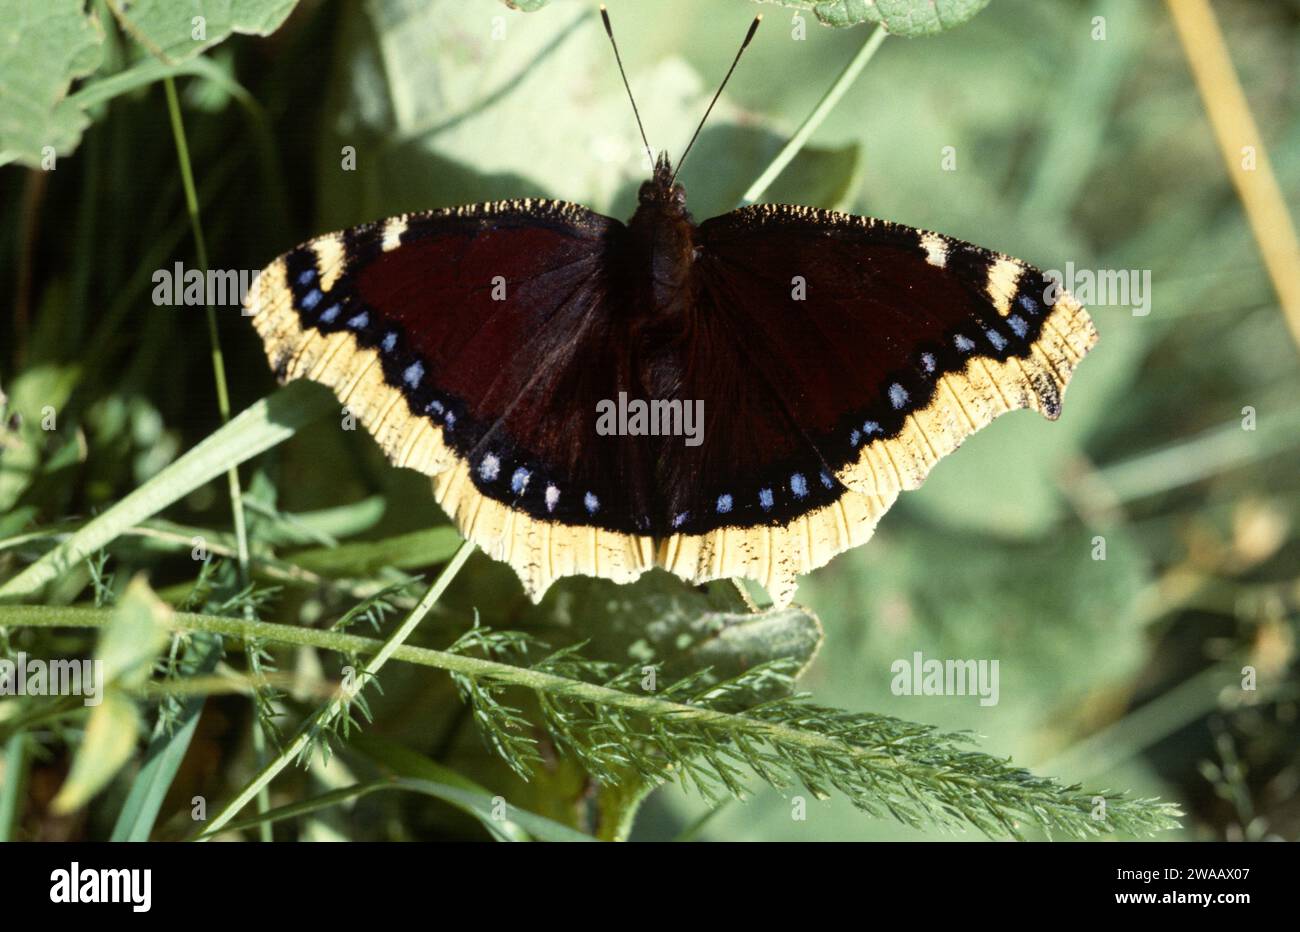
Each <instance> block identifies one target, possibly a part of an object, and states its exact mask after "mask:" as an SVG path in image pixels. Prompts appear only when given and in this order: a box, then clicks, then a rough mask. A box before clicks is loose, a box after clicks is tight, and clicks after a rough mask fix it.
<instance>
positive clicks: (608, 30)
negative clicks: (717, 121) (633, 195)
mask: <svg viewBox="0 0 1300 932" xmlns="http://www.w3.org/2000/svg"><path fill="white" fill-rule="evenodd" d="M600 19H601V22H603V23H604V24H605V35H607V36H609V44H610V45H612V46H614V61H616V62H618V73H619V74H620V75H622V76H623V86H624V87H625V88H627V99H628V100H629V101H631V103H632V115H633V116H635V117H636V128H637V129H639V130H640V131H641V142H643V143H644V144H645V151H646V153H647V154H648V155H649V157H650V160H651V161H654V152H653V150H651V148H650V140H648V139H646V138H645V127H644V126H642V125H641V111H639V110H637V108H636V98H634V97H633V96H632V85H631V84H628V83H627V72H626V71H624V70H623V56H621V55H619V54H618V43H617V42H615V41H614V27H613V26H611V25H610V24H609V11H608V10H606V9H605V4H603V3H602V4H601V5H600Z"/></svg>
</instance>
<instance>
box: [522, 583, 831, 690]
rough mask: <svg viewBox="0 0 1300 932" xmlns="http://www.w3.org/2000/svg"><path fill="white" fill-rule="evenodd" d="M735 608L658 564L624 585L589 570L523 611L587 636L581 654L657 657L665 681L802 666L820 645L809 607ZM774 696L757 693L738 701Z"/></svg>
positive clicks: (642, 660) (646, 660)
mask: <svg viewBox="0 0 1300 932" xmlns="http://www.w3.org/2000/svg"><path fill="white" fill-rule="evenodd" d="M729 608H730V607H729V606H728V607H727V608H721V607H720V606H719V604H718V597H717V596H716V595H713V594H711V593H707V592H701V591H700V590H698V589H693V588H691V587H690V586H687V585H685V584H684V583H682V582H681V580H679V579H677V578H676V577H674V576H671V575H669V574H668V573H665V572H661V571H658V570H656V571H654V572H651V573H647V574H646V575H645V576H642V577H641V578H640V579H639V580H637V581H636V582H635V583H632V584H631V585H625V586H620V585H618V584H616V583H612V582H609V581H608V580H604V579H592V578H588V577H580V578H576V579H573V580H567V581H563V582H561V583H560V584H558V585H557V586H555V588H554V590H553V591H552V592H551V593H548V595H547V597H546V598H545V599H543V600H542V603H541V604H540V605H539V606H537V608H536V609H535V610H533V611H532V612H527V613H525V615H524V616H523V623H524V625H525V626H529V625H530V623H532V624H537V625H538V626H539V627H542V628H543V629H545V627H548V626H549V627H553V628H557V629H560V630H562V631H566V632H569V636H570V637H575V638H582V639H584V640H587V642H588V645H587V646H586V647H585V648H583V651H582V652H583V655H584V656H586V657H590V658H592V659H594V660H609V661H612V662H614V663H619V664H624V665H628V664H641V665H651V664H659V665H661V667H662V669H661V670H660V672H659V674H658V678H659V679H661V680H662V682H664V683H671V682H674V681H676V680H679V679H682V678H683V677H685V676H687V675H689V674H692V673H695V672H697V671H701V670H705V669H707V670H708V671H709V673H708V676H707V677H706V678H705V679H704V681H703V682H705V683H716V682H718V681H720V680H728V679H732V678H733V677H736V676H739V675H740V674H741V673H744V672H745V671H746V670H749V669H751V668H753V667H755V666H758V665H759V664H763V663H769V662H771V661H773V660H785V661H792V662H793V663H794V664H795V669H797V670H798V671H800V672H802V671H803V670H804V669H806V668H807V666H808V664H810V663H811V662H812V660H813V657H814V656H816V654H817V650H818V648H819V647H820V646H821V642H822V628H821V623H820V622H819V621H818V620H817V616H816V615H814V614H813V613H812V612H810V611H808V610H807V609H804V608H800V607H798V606H795V607H791V608H787V609H782V610H779V611H777V610H771V609H769V610H767V611H762V612H758V613H750V612H736V611H734V610H728V609H729ZM541 637H542V638H543V639H544V640H545V639H546V638H547V637H548V635H547V634H546V633H543V634H542V635H541ZM796 675H797V674H796ZM771 698H774V696H773V695H771V694H765V695H752V696H750V697H749V698H748V700H746V701H743V702H741V703H740V706H741V707H748V706H749V705H753V704H754V703H757V702H760V701H764V700H766V699H771Z"/></svg>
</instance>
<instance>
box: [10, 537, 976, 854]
mask: <svg viewBox="0 0 1300 932" xmlns="http://www.w3.org/2000/svg"><path fill="white" fill-rule="evenodd" d="M464 549H465V548H464V547H462V550H461V551H459V552H457V555H456V556H455V557H453V558H452V562H451V563H450V564H448V566H447V569H444V570H443V573H442V575H440V576H439V577H438V580H437V581H436V582H435V583H434V587H435V588H436V587H438V586H439V585H440V584H442V583H443V579H444V577H446V576H447V574H448V571H449V570H451V569H453V568H456V569H458V568H459V567H458V565H457V561H458V560H459V561H462V562H463V559H464V557H465V556H467V555H468V554H466V553H464ZM446 581H447V582H450V579H447V580H446ZM442 588H445V584H444V585H443V586H442ZM433 591H434V589H433V588H431V589H430V593H432V592H433ZM438 593H439V594H440V593H441V589H438ZM428 599H429V594H426V595H425V598H424V599H422V600H421V602H420V604H419V605H417V606H416V609H415V610H414V611H413V612H412V614H411V616H410V618H416V616H417V615H419V616H422V615H423V613H424V611H427V610H428V609H427V607H425V602H426V601H428ZM428 604H429V606H431V605H432V604H433V603H432V602H428ZM109 617H110V613H109V612H108V611H106V610H104V609H92V608H73V607H66V606H31V605H12V606H0V627H23V626H30V627H43V628H50V627H67V628H77V627H92V628H99V627H103V626H104V625H106V624H107V623H108V620H109ZM410 618H408V622H407V623H409V621H410ZM416 620H417V621H418V618H416ZM407 623H404V624H403V626H402V629H399V633H402V632H403V631H405V628H406V626H407ZM168 624H170V625H171V626H172V627H173V628H175V629H176V630H180V631H208V632H213V633H216V634H223V635H228V636H231V637H237V638H242V639H244V640H249V639H256V640H259V641H263V642H266V643H270V644H285V645H293V646H305V647H316V648H320V649H323V650H332V651H336V652H339V653H344V654H358V655H367V654H369V655H373V658H375V659H378V658H379V657H380V653H381V652H383V658H382V659H383V661H384V662H386V661H387V660H389V659H394V660H402V661H405V662H407V663H414V664H418V665H420V666H425V667H432V668H435V669H439V670H445V671H447V672H448V673H460V674H463V675H465V676H469V677H474V678H480V679H484V680H489V681H491V682H494V683H499V684H501V685H507V686H520V687H523V688H525V689H531V690H535V691H537V692H542V693H549V694H552V695H557V696H563V697H565V698H568V699H572V700H576V701H579V702H591V703H597V704H601V705H610V706H617V707H619V708H623V709H627V710H628V711H629V712H639V713H642V714H646V715H675V716H678V717H682V718H692V719H695V720H696V721H699V722H701V723H713V724H717V725H727V724H734V723H735V722H736V721H737V720H743V721H744V722H746V723H747V724H749V725H751V726H752V727H753V728H755V729H757V730H761V731H765V732H767V733H768V734H771V735H773V736H774V737H778V738H780V739H782V740H783V741H785V742H788V743H791V744H796V745H799V746H802V747H804V748H807V749H808V750H809V751H812V752H817V751H828V752H829V751H838V750H842V749H843V744H842V743H841V742H839V741H837V740H836V739H834V738H831V737H827V736H825V735H820V734H816V733H813V732H808V731H804V730H801V729H798V728H794V727H792V726H790V725H785V724H781V723H779V722H764V721H758V720H754V719H750V718H746V717H745V716H744V715H736V714H733V713H730V712H719V711H716V710H714V709H708V708H703V707H701V706H695V705H688V704H685V703H681V702H673V701H672V700H668V699H661V698H658V697H656V696H653V695H638V694H635V693H630V692H624V691H623V690H620V689H614V688H612V687H609V686H601V685H599V684H596V683H589V682H586V681H584V680H577V679H572V678H570V677H567V676H561V675H559V674H555V673H547V672H543V671H539V670H533V669H530V668H528V667H518V666H514V665H512V664H508V663H501V662H499V661H495V660H485V659H482V658H480V657H473V656H469V655H466V654H458V653H451V652H449V651H441V650H432V649H430V648H427V647H411V646H409V645H406V644H403V643H402V642H401V640H393V639H390V640H389V641H388V642H380V641H378V640H376V639H374V638H367V637H361V636H359V635H355V634H344V633H341V632H337V631H322V630H318V629H315V628H301V627H298V626H296V625H282V624H275V623H273V622H265V621H252V622H250V621H244V620H243V619H239V618H227V617H224V616H220V615H196V614H190V613H186V612H176V613H174V614H172V615H171V616H170V617H169V618H168ZM407 633H409V632H407ZM404 637H405V634H403V639H404ZM372 662H373V661H372ZM381 666H382V664H381ZM361 678H362V677H361V676H359V677H358V680H360V679H361ZM305 743H306V742H305V740H304V739H302V738H300V739H299V740H297V741H295V742H294V744H293V745H291V746H290V748H289V749H286V751H285V755H287V757H285V755H282V757H285V759H284V760H283V762H281V763H280V764H279V766H278V767H277V768H276V772H277V773H278V772H279V770H281V769H283V767H284V764H286V763H288V761H289V760H292V759H293V756H294V752H295V751H296V750H301V748H302V747H304V746H305ZM852 753H853V754H854V755H855V756H857V757H859V758H862V759H869V760H870V761H871V762H872V763H874V764H878V765H880V766H882V767H891V768H893V767H913V766H917V765H916V762H914V761H906V760H900V759H896V758H894V757H892V756H890V755H889V754H887V753H885V752H883V751H868V750H864V749H860V748H859V749H854V750H853V752H852ZM274 775H275V774H274V773H273V774H270V777H273V776H274ZM270 777H267V779H270ZM258 779H259V780H261V779H262V777H260V776H259V778H258ZM947 779H949V780H950V781H951V782H954V783H959V784H966V783H970V784H972V785H974V782H975V781H973V780H971V779H970V778H968V777H965V776H963V775H962V774H960V773H955V772H954V773H950V774H948V777H947ZM250 786H252V784H250ZM248 795H249V790H248V789H246V790H245V791H244V793H243V794H241V797H240V799H241V800H242V802H241V803H240V805H241V806H242V805H244V804H246V803H247V801H248ZM231 814H232V815H233V812H232V813H231ZM212 831H214V829H213V828H209V829H207V830H206V832H205V834H210V833H211V832H212Z"/></svg>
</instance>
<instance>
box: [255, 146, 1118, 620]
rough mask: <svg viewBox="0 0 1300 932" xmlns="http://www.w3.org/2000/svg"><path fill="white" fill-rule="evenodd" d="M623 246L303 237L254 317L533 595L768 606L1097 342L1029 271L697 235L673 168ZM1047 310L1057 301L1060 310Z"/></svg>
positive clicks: (502, 234) (405, 231) (409, 228)
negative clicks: (741, 595) (753, 600)
mask: <svg viewBox="0 0 1300 932" xmlns="http://www.w3.org/2000/svg"><path fill="white" fill-rule="evenodd" d="M638 200H639V203H638V206H637V209H636V211H635V213H634V214H633V216H632V217H631V219H630V220H629V221H628V222H627V223H626V224H624V223H621V222H619V221H617V220H613V219H611V218H608V217H603V216H601V215H599V214H596V213H593V212H591V211H589V210H587V209H585V208H582V207H579V206H576V205H572V204H565V203H561V202H555V201H545V200H522V201H504V202H496V203H492V204H482V205H473V206H469V207H461V208H453V209H448V210H436V211H429V212H425V213H420V214H409V215H403V216H401V217H395V218H390V219H388V220H385V221H380V222H377V223H373V224H365V225H362V226H360V227H355V228H352V229H351V230H347V231H343V232H341V233H337V234H330V235H328V236H324V237H319V238H317V239H315V240H312V241H309V242H308V243H305V244H303V245H302V246H299V247H297V248H296V249H294V250H291V251H290V252H288V253H286V254H285V255H284V256H282V257H280V258H279V259H277V260H276V261H275V262H273V263H272V264H271V265H270V266H268V268H267V269H266V270H265V272H264V273H263V274H262V276H261V277H260V278H259V279H258V283H257V286H256V287H255V289H254V290H253V291H252V292H251V293H250V296H249V299H248V306H249V309H250V311H251V312H252V313H253V323H254V326H255V327H256V328H257V329H258V331H259V333H260V334H261V335H262V338H263V342H264V345H265V348H266V351H267V354H268V358H269V359H270V361H271V363H272V366H273V367H274V368H275V370H276V372H277V374H278V375H279V376H280V377H281V378H283V379H289V378H296V377H306V378H312V379H315V380H317V381H321V382H323V383H325V384H327V385H329V386H331V387H332V388H333V389H334V390H335V392H336V393H337V394H338V395H339V397H340V399H341V400H342V401H343V403H344V404H346V405H348V407H349V409H350V410H352V411H353V412H354V413H356V414H357V415H358V417H359V418H360V420H361V421H362V423H363V424H365V426H366V427H367V428H368V429H369V430H370V432H371V433H372V434H373V435H374V436H375V438H376V440H377V441H378V442H379V444H380V446H381V447H382V448H383V449H384V450H385V452H386V453H387V454H388V456H389V457H390V459H392V460H393V462H395V463H396V464H398V465H401V466H407V467H410V468H414V469H417V470H420V471H422V472H425V473H427V474H429V475H431V476H432V477H433V484H434V494H435V497H436V498H437V499H438V501H439V502H440V503H441V504H442V506H443V507H444V509H445V510H446V511H447V512H448V514H449V515H450V516H451V518H452V520H453V521H454V522H455V524H456V525H457V527H458V528H459V529H460V530H461V532H462V533H464V534H465V535H466V536H467V537H468V538H470V539H472V540H474V541H475V542H476V543H478V544H479V545H480V546H482V547H483V548H484V549H485V550H486V551H487V552H488V553H489V554H490V555H492V556H494V557H496V558H498V559H502V560H504V561H506V562H508V563H509V564H510V565H511V566H512V567H514V569H515V570H516V572H517V573H518V574H519V576H520V578H521V580H522V581H523V583H524V586H525V588H526V590H527V591H528V592H529V593H530V595H532V596H533V597H534V598H539V597H540V596H541V594H542V593H543V592H545V590H546V589H547V587H549V585H550V584H551V583H552V582H553V581H554V580H555V579H557V578H560V577H562V576H565V575H572V574H589V575H598V576H604V577H607V578H610V579H614V580H616V581H620V582H622V581H628V580H631V579H635V578H636V577H637V576H639V575H640V574H641V573H643V572H645V571H646V570H648V569H650V568H652V567H654V566H660V567H663V568H665V569H668V570H670V571H671V572H674V573H676V574H678V575H680V576H681V577H683V578H684V579H686V580H688V581H691V582H703V581H706V580H709V579H716V578H721V577H727V576H748V577H750V578H753V579H756V580H757V581H759V582H760V583H762V584H764V585H765V586H767V587H768V589H769V591H770V592H771V594H772V595H773V598H774V600H775V601H776V602H777V603H778V604H784V603H785V602H788V601H789V599H790V597H791V596H792V595H793V592H794V587H795V579H796V577H797V575H799V574H801V573H806V572H809V571H810V570H811V569H813V568H815V567H817V566H821V565H823V564H824V563H826V562H827V561H828V560H829V559H830V558H831V557H833V556H834V555H835V554H837V553H839V552H842V551H844V550H847V549H849V548H850V547H854V546H857V545H858V544H860V543H862V542H864V541H865V540H866V539H867V538H869V537H870V535H871V533H872V532H873V530H874V528H875V525H876V522H877V521H878V520H879V518H880V517H881V515H883V514H884V512H885V511H887V510H888V508H889V507H890V506H891V505H892V504H893V502H894V501H895V499H896V498H897V496H898V495H899V493H900V492H902V491H904V490H906V489H911V488H915V487H917V486H918V485H919V484H920V483H921V482H922V481H923V479H924V478H925V476H926V475H927V474H928V472H929V471H930V469H931V468H932V467H933V466H934V464H935V463H936V462H937V461H938V460H939V459H941V458H942V457H943V456H946V455H947V454H948V453H950V452H952V450H954V449H956V447H957V446H958V445H959V444H960V443H961V441H962V440H963V439H964V438H965V437H966V436H968V435H969V434H971V433H973V432H974V431H975V430H978V429H979V428H980V427H982V426H984V425H985V424H987V423H988V422H989V421H990V420H992V419H993V418H994V417H996V416H997V415H999V414H1001V413H1003V412H1006V411H1010V410H1014V409H1016V408H1021V407H1028V408H1032V409H1036V410H1038V411H1040V412H1041V413H1043V414H1045V415H1046V416H1048V417H1051V418H1055V417H1056V416H1058V415H1059V413H1060V402H1061V397H1062V394H1063V392H1064V389H1065V385H1066V383H1067V382H1068V380H1069V378H1070V375H1071V373H1072V371H1073V369H1074V367H1075V365H1076V364H1077V363H1078V361H1079V359H1081V358H1082V356H1083V355H1084V354H1085V353H1087V351H1088V350H1089V349H1090V348H1091V346H1092V345H1093V343H1094V342H1095V339H1096V333H1095V331H1094V330H1093V327H1092V324H1091V321H1090V320H1089V319H1088V316H1087V314H1086V312H1084V310H1083V309H1082V308H1081V307H1080V306H1079V305H1078V303H1077V302H1075V301H1074V299H1073V298H1071V297H1070V296H1069V295H1068V294H1066V293H1064V292H1059V293H1055V294H1053V283H1052V282H1051V281H1050V280H1049V279H1047V278H1046V277H1045V276H1044V275H1043V274H1042V273H1041V272H1039V271H1037V270H1036V269H1033V268H1032V267H1031V266H1028V265H1027V264H1025V263H1023V262H1020V261H1019V260H1015V259H1012V258H1010V257H1008V256H1004V255H1001V254H999V253H993V252H989V251H988V250H985V249H982V248H980V247H977V246H973V245H971V244H969V243H963V242H961V241H959V240H955V239H952V238H950V237H946V236H942V235H940V234H937V233H930V232H926V231H921V230H916V229H913V228H910V227H905V226H901V225H898V224H892V223H888V222H885V221H878V220H872V219H870V218H863V217H854V216H851V215H847V214H839V213H835V212H832V211H824V210H817V209H814V208H805V207H797V206H790V205H755V206H752V207H747V208H742V209H741V210H738V211H734V212H732V213H730V214H726V215H723V216H720V217H714V218H711V219H708V220H705V221H704V222H702V223H700V224H696V223H695V222H694V221H693V219H692V218H691V216H690V214H689V213H688V212H687V210H686V198H685V192H684V190H683V189H682V187H681V186H680V185H677V184H675V183H674V181H673V176H672V172H671V169H670V167H669V165H668V163H667V160H666V159H661V160H660V162H659V164H658V165H657V166H656V169H655V172H654V175H653V176H652V177H651V178H650V179H649V180H648V181H647V182H646V183H645V184H644V185H643V186H642V188H641V191H640V196H639V199H638ZM1049 299H1050V300H1049Z"/></svg>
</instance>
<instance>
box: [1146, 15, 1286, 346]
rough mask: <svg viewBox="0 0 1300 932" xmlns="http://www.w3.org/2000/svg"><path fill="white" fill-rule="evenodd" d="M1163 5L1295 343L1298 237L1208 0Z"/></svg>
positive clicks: (1262, 138) (1262, 139)
mask: <svg viewBox="0 0 1300 932" xmlns="http://www.w3.org/2000/svg"><path fill="white" fill-rule="evenodd" d="M1168 6H1169V14H1170V16H1171V17H1172V18H1173V21H1174V27H1175V30H1176V31H1177V32H1178V38H1179V41H1180V42H1181V43H1182V46H1183V53H1184V54H1185V55H1186V56H1187V65H1188V67H1189V68H1191V71H1192V77H1193V78H1195V79H1196V87H1197V89H1198V90H1199V91H1200V94H1201V100H1202V101H1203V102H1204V104H1205V113H1206V115H1207V116H1208V117H1209V118H1210V126H1211V127H1212V128H1213V129H1214V136H1215V139H1216V140H1217V141H1218V143H1219V150H1220V152H1221V153H1222V155H1223V162H1224V165H1225V166H1226V167H1227V170H1228V177H1229V178H1230V179H1231V180H1232V184H1233V186H1234V187H1235V188H1236V189H1237V196H1238V197H1239V198H1240V199H1241V206H1242V208H1243V209H1244V210H1245V212H1246V219H1247V220H1248V221H1249V222H1250V229H1251V232H1252V233H1253V234H1254V235H1255V244H1256V245H1257V246H1258V247H1259V251H1260V254H1261V255H1262V256H1263V257H1264V265H1265V266H1266V267H1267V268H1268V274H1269V277H1270V278H1271V279H1272V280H1273V287H1274V288H1275V289H1276V290H1277V296H1278V301H1279V302H1280V303H1281V305H1282V313H1283V317H1284V318H1285V319H1286V323H1287V326H1288V327H1289V328H1290V330H1291V339H1292V340H1294V341H1295V344H1296V346H1297V347H1300V238H1298V237H1297V236H1296V229H1295V225H1294V224H1293V223H1292V222H1291V215H1290V214H1289V213H1288V212H1287V206H1286V198H1285V197H1284V196H1283V194H1282V188H1281V186H1280V185H1278V182H1277V176H1276V175H1274V174H1273V166H1272V163H1271V162H1270V161H1269V158H1268V152H1267V150H1266V149H1265V148H1264V137H1263V136H1262V135H1261V134H1260V132H1259V127H1258V126H1256V125H1255V118H1254V116H1253V115H1252V114H1251V112H1250V102H1249V101H1247V99H1246V94H1245V92H1244V91H1243V90H1242V89H1241V82H1240V81H1239V80H1238V79H1237V71H1236V69H1235V68H1234V67H1233V65H1232V56H1231V55H1229V54H1228V46H1227V43H1225V42H1224V40H1223V32H1222V31H1221V30H1220V29H1219V21H1218V20H1217V19H1216V18H1215V16H1214V10H1213V9H1211V7H1210V4H1209V0H1168ZM1243 147H1251V148H1253V150H1254V158H1255V160H1254V165H1253V168H1252V169H1247V168H1246V166H1245V165H1243V164H1242V159H1243V158H1244V157H1245V156H1244V153H1243V151H1242V150H1243Z"/></svg>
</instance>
